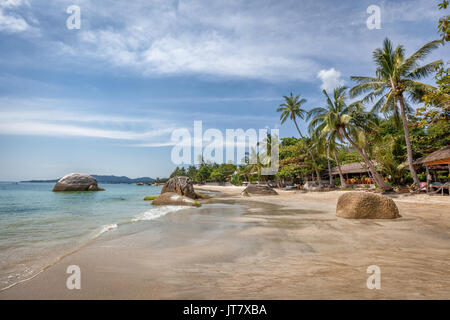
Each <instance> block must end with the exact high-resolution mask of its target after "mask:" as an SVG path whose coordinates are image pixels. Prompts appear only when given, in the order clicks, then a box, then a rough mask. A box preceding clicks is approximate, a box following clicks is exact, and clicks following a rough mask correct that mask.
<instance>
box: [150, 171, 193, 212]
mask: <svg viewBox="0 0 450 320" xmlns="http://www.w3.org/2000/svg"><path fill="white" fill-rule="evenodd" d="M199 198H202V196H200V195H199V194H197V193H195V192H194V185H193V183H192V180H191V179H190V178H188V177H183V176H180V177H173V178H170V179H169V181H167V182H166V184H165V185H164V187H163V188H162V190H161V194H160V195H159V197H157V198H156V199H154V200H153V202H152V204H154V205H171V206H194V207H198V206H200V204H199V203H198V201H196V200H195V199H199Z"/></svg>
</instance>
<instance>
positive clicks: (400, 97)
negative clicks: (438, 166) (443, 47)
mask: <svg viewBox="0 0 450 320" xmlns="http://www.w3.org/2000/svg"><path fill="white" fill-rule="evenodd" d="M441 43H442V41H441V40H437V41H432V42H430V43H428V44H426V45H424V46H423V47H422V48H420V49H419V50H417V51H416V52H415V53H414V54H413V55H411V56H410V57H408V58H405V50H404V48H403V46H401V45H399V46H397V48H395V49H394V48H393V46H392V42H391V41H390V40H389V39H387V38H386V39H385V40H384V44H383V48H378V49H376V50H375V51H374V52H373V60H374V62H375V65H376V67H377V76H376V77H351V79H352V80H354V81H356V82H357V83H358V84H357V85H356V86H355V87H353V88H352V89H351V90H350V95H351V96H352V97H355V96H358V95H360V94H367V95H366V96H365V97H364V99H363V100H362V101H363V102H372V101H375V100H376V102H375V104H374V106H373V108H372V112H382V113H384V114H390V113H391V114H394V115H396V116H398V115H399V110H398V104H399V105H400V115H401V119H402V123H403V130H404V134H405V142H406V151H407V157H408V165H409V171H410V172H411V175H412V177H413V180H414V183H415V184H416V185H418V184H419V178H418V177H417V173H416V170H415V169H414V166H413V153H412V148H411V140H410V138H409V128H408V118H407V113H408V112H409V111H410V110H411V109H410V107H409V106H408V103H407V101H408V100H410V101H411V102H414V103H420V102H422V97H423V96H424V95H425V94H427V93H432V92H434V91H435V90H436V89H435V88H434V87H432V86H430V85H427V84H424V83H422V82H419V81H417V80H420V79H422V78H424V77H427V76H429V75H430V74H431V73H432V72H433V71H434V70H435V67H436V66H438V65H441V64H442V61H441V60H438V61H434V62H431V63H428V64H426V65H424V66H419V62H420V61H421V60H423V59H424V58H425V57H426V56H427V55H428V54H429V53H430V52H431V51H432V50H433V49H436V48H437V47H438V46H439V45H440V44H441ZM405 95H406V96H405ZM405 98H406V99H405Z"/></svg>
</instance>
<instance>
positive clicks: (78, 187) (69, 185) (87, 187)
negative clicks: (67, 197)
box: [53, 173, 103, 191]
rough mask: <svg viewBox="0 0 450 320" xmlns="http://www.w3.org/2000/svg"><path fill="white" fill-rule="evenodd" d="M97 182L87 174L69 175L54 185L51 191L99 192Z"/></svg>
mask: <svg viewBox="0 0 450 320" xmlns="http://www.w3.org/2000/svg"><path fill="white" fill-rule="evenodd" d="M100 190H103V189H102V188H99V187H98V184H97V180H96V179H95V178H93V177H91V176H90V175H88V174H80V173H71V174H68V175H66V176H64V177H62V178H61V179H59V181H58V182H57V183H56V184H55V186H54V187H53V191H100Z"/></svg>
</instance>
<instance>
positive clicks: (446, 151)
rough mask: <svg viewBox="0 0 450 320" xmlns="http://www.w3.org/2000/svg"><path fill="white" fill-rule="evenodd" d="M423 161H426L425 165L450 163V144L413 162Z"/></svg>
mask: <svg viewBox="0 0 450 320" xmlns="http://www.w3.org/2000/svg"><path fill="white" fill-rule="evenodd" d="M423 163H426V164H427V165H437V164H450V146H446V147H445V148H442V149H439V150H437V151H435V152H433V153H430V154H429V155H427V156H425V157H422V158H420V159H419V160H417V161H415V162H414V164H423Z"/></svg>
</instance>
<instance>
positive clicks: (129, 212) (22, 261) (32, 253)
mask: <svg viewBox="0 0 450 320" xmlns="http://www.w3.org/2000/svg"><path fill="white" fill-rule="evenodd" d="M53 186H54V184H53V183H26V182H22V183H15V182H0V290H4V289H5V288H8V287H11V286H13V285H15V284H17V283H20V282H23V281H26V280H28V279H30V278H33V277H34V276H36V275H37V274H39V273H40V272H42V271H43V270H45V268H47V267H48V266H50V265H52V264H53V263H55V262H57V261H58V259H60V258H61V257H63V256H64V255H67V254H69V253H71V252H73V251H75V250H77V249H79V248H80V247H82V246H84V245H86V244H88V243H89V242H90V241H93V240H95V239H97V238H99V237H102V236H104V235H105V234H107V233H114V232H117V229H120V228H121V226H125V225H130V224H133V225H138V224H142V223H147V224H150V225H151V223H152V221H155V220H157V219H158V218H160V217H162V216H164V215H165V214H167V213H169V212H173V211H177V210H180V209H182V208H183V207H174V206H155V207H153V206H152V205H151V201H144V197H145V196H157V195H159V194H160V192H161V187H160V186H147V185H144V186H137V185H132V184H103V185H99V186H100V187H102V188H104V189H105V191H98V192H52V188H53ZM153 223H154V222H153ZM145 227H147V226H145ZM150 227H151V226H150Z"/></svg>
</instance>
